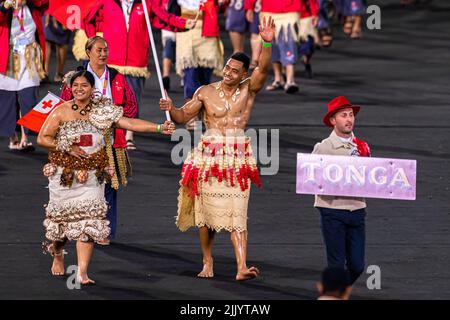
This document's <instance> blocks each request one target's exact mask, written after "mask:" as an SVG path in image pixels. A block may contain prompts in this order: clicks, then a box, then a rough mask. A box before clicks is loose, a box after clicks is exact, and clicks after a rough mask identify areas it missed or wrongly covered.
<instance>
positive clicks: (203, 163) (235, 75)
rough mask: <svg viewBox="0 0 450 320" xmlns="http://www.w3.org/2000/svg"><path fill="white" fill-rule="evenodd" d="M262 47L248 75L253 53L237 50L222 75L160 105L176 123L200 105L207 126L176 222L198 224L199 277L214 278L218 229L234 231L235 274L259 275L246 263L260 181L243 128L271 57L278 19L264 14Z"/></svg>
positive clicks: (191, 161) (188, 167)
mask: <svg viewBox="0 0 450 320" xmlns="http://www.w3.org/2000/svg"><path fill="white" fill-rule="evenodd" d="M259 31H260V36H261V38H262V51H261V55H260V57H259V62H260V63H259V66H258V67H257V68H256V69H255V71H254V72H253V73H252V75H251V77H247V70H248V68H249V65H250V58H249V57H248V56H246V55H245V54H243V53H235V54H233V55H232V56H231V58H230V59H229V60H228V61H227V63H226V65H225V67H224V69H223V80H222V81H219V82H216V83H212V84H209V85H205V86H202V87H200V88H199V89H198V90H197V91H196V92H195V94H194V96H193V97H192V100H190V101H189V102H187V103H186V104H185V105H184V106H183V107H182V108H175V107H174V106H173V104H172V101H171V100H170V98H168V99H167V100H166V99H161V100H160V106H161V109H162V110H164V111H169V112H170V116H171V118H172V119H173V121H174V122H176V123H180V124H183V123H186V122H188V121H189V120H190V119H192V118H194V117H196V116H197V115H198V114H199V113H200V112H201V111H202V114H203V121H204V123H205V125H206V129H207V131H206V132H205V134H203V136H202V139H201V140H200V143H199V145H198V147H197V148H195V149H194V151H193V152H192V153H191V154H189V155H188V157H187V159H186V161H185V163H184V165H183V170H182V173H181V176H182V179H181V183H180V184H181V188H180V195H179V198H178V199H179V202H178V217H177V221H176V224H177V226H178V228H179V229H180V230H181V231H185V230H187V229H189V228H190V227H192V226H196V227H198V228H199V233H200V243H201V247H202V251H203V270H202V271H201V272H200V273H199V274H198V277H202V278H211V277H213V276H214V272H213V258H212V244H213V239H214V235H215V233H216V232H218V231H221V230H226V231H228V232H230V233H231V241H232V243H233V247H234V251H235V254H236V262H237V274H236V280H238V281H242V280H247V279H252V278H255V277H257V276H258V275H259V270H258V268H256V267H250V268H249V267H247V264H246V256H247V207H248V200H249V196H250V183H251V182H253V183H255V184H257V185H258V186H261V181H260V178H259V173H258V168H257V167H256V161H255V158H254V157H253V156H252V150H251V144H250V138H249V137H246V136H245V135H244V130H245V128H246V126H247V123H248V121H249V119H250V115H251V111H252V109H253V105H254V101H255V96H256V93H257V92H259V91H260V90H261V89H262V87H263V86H264V84H265V82H266V79H267V73H268V68H269V64H270V59H271V55H272V48H271V45H272V41H273V39H274V36H275V23H274V22H273V20H272V18H271V17H269V18H268V19H266V18H264V19H263V21H262V23H261V24H260V27H259Z"/></svg>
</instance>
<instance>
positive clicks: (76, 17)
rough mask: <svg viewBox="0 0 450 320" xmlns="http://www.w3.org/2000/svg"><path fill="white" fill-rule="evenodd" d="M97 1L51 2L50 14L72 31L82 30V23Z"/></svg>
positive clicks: (59, 0)
mask: <svg viewBox="0 0 450 320" xmlns="http://www.w3.org/2000/svg"><path fill="white" fill-rule="evenodd" d="M97 2H98V1H97V0H50V6H49V9H48V13H49V14H50V15H52V16H53V17H55V18H56V20H58V21H59V22H61V23H62V24H63V25H64V26H66V27H67V28H68V29H70V30H72V31H73V30H74V29H81V27H82V21H83V19H84V18H85V17H86V15H87V14H88V13H89V11H90V10H91V9H92V8H93V7H94V6H95V4H96V3H97Z"/></svg>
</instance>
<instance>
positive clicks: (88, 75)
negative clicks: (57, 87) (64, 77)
mask: <svg viewBox="0 0 450 320" xmlns="http://www.w3.org/2000/svg"><path fill="white" fill-rule="evenodd" d="M79 77H85V78H86V80H87V81H88V82H89V84H90V85H91V87H94V86H95V78H94V76H93V75H92V73H90V72H89V71H87V70H81V71H77V72H75V73H74V74H73V76H72V77H71V78H70V86H71V87H72V85H73V82H74V81H75V79H76V78H79Z"/></svg>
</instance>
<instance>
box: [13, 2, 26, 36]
mask: <svg viewBox="0 0 450 320" xmlns="http://www.w3.org/2000/svg"><path fill="white" fill-rule="evenodd" d="M14 17H16V18H17V20H19V24H20V31H22V32H25V23H24V20H25V19H24V13H23V7H22V8H21V10H20V16H19V12H18V11H17V10H14Z"/></svg>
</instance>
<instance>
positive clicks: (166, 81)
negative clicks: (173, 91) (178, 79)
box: [162, 77, 170, 91]
mask: <svg viewBox="0 0 450 320" xmlns="http://www.w3.org/2000/svg"><path fill="white" fill-rule="evenodd" d="M162 80H163V87H164V89H166V91H170V78H169V77H163V79H162Z"/></svg>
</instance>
